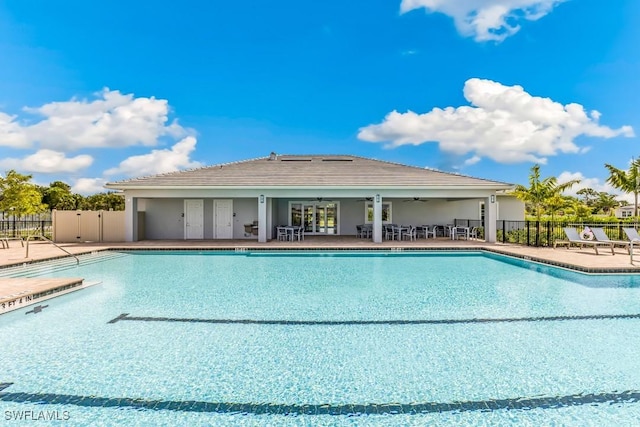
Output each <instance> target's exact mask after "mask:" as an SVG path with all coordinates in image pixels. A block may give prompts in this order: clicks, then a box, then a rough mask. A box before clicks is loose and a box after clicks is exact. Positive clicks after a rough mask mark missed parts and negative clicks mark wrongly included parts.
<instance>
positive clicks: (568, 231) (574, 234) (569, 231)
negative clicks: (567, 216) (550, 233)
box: [553, 227, 616, 255]
mask: <svg viewBox="0 0 640 427" xmlns="http://www.w3.org/2000/svg"><path fill="white" fill-rule="evenodd" d="M563 230H564V234H565V235H566V236H567V239H569V240H568V241H567V240H565V241H562V240H556V241H555V242H554V243H553V248H554V249H555V248H556V246H558V245H561V244H565V245H567V249H568V248H569V246H571V245H580V249H582V248H583V247H584V246H592V247H593V249H594V250H595V251H596V255H599V252H598V246H606V247H608V248H610V249H611V254H612V255H615V254H616V253H615V252H614V251H613V243H608V242H599V241H597V240H584V239H582V238H580V234H578V231H577V230H576V229H575V228H572V227H564V228H563Z"/></svg>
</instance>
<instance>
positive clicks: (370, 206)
mask: <svg viewBox="0 0 640 427" xmlns="http://www.w3.org/2000/svg"><path fill="white" fill-rule="evenodd" d="M385 206H388V211H389V219H388V221H382V223H383V224H391V223H393V203H392V202H382V211H383V212H384V208H385ZM369 209H371V210H372V211H373V202H365V203H364V223H365V224H373V218H372V220H371V221H369Z"/></svg>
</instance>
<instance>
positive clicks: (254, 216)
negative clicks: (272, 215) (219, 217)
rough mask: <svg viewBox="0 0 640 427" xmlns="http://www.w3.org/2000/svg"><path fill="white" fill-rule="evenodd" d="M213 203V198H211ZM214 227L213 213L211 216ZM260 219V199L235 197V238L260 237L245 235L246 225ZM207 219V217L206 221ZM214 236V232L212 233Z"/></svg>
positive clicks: (254, 238)
mask: <svg viewBox="0 0 640 427" xmlns="http://www.w3.org/2000/svg"><path fill="white" fill-rule="evenodd" d="M211 204H212V205H213V200H211ZM209 220H210V221H211V226H212V227H213V214H212V215H211V217H209ZM257 220H258V199H253V198H247V199H233V238H234V239H253V240H256V239H258V235H257V234H250V235H249V236H246V235H245V232H244V225H245V224H252V223H253V221H257ZM206 222H207V219H206V217H205V223H206ZM211 236H213V234H212V235H211Z"/></svg>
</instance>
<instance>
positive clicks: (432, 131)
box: [358, 78, 633, 164]
mask: <svg viewBox="0 0 640 427" xmlns="http://www.w3.org/2000/svg"><path fill="white" fill-rule="evenodd" d="M464 96H465V98H466V99H467V100H468V101H469V103H470V104H471V106H462V107H457V108H455V107H446V108H445V109H441V108H434V109H432V110H431V111H430V112H428V113H424V114H418V113H414V112H413V111H407V112H406V113H398V112H397V111H395V110H394V111H392V112H391V113H389V114H387V116H386V117H385V119H384V120H383V121H382V123H380V124H373V125H369V126H365V127H363V128H360V131H359V133H358V138H359V139H361V140H363V141H369V142H386V143H387V144H386V147H388V148H394V147H399V146H401V145H421V144H424V143H426V142H437V143H439V146H440V149H441V150H442V151H444V152H446V153H450V154H455V155H459V156H461V155H466V154H468V153H472V159H473V161H476V162H477V161H478V160H479V158H482V157H487V158H490V159H493V160H495V161H497V162H500V163H517V162H526V161H529V162H538V163H543V164H544V163H546V157H548V156H553V155H556V154H558V153H579V152H582V151H581V148H580V147H578V146H577V145H576V143H575V141H574V140H575V138H577V137H578V136H582V135H584V136H592V137H600V138H613V137H615V136H619V135H623V136H627V137H631V136H633V129H632V128H631V127H630V126H623V127H621V128H620V129H611V128H609V127H607V126H602V125H600V124H599V123H598V118H599V117H600V113H598V112H596V111H593V112H591V113H589V114H587V113H586V112H585V110H584V107H583V106H582V105H580V104H573V103H572V104H567V105H562V104H560V103H558V102H555V101H552V100H551V99H549V98H541V97H536V96H532V95H530V94H529V93H527V92H525V91H524V89H523V88H522V87H521V86H505V85H502V84H500V83H498V82H494V81H491V80H481V79H476V78H474V79H469V80H467V82H466V83H465V85H464ZM582 150H583V149H582ZM476 157H477V158H478V159H476Z"/></svg>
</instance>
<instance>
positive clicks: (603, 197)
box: [594, 191, 620, 215]
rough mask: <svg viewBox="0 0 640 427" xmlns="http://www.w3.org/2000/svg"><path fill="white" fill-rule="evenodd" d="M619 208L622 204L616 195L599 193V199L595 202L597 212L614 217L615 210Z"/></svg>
mask: <svg viewBox="0 0 640 427" xmlns="http://www.w3.org/2000/svg"><path fill="white" fill-rule="evenodd" d="M618 206H620V203H619V202H618V201H617V200H616V195H615V194H609V193H607V192H605V191H601V192H599V193H598V199H597V200H596V201H595V202H594V207H595V208H596V209H597V210H599V211H600V210H601V211H602V212H604V213H605V214H608V215H613V210H614V209H615V208H617V207H618Z"/></svg>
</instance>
